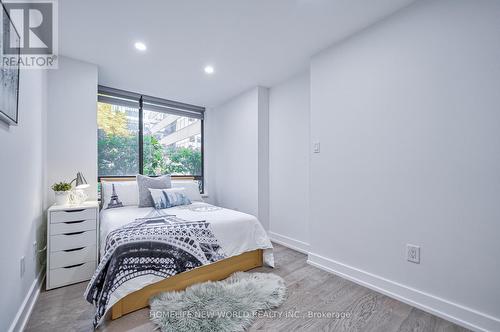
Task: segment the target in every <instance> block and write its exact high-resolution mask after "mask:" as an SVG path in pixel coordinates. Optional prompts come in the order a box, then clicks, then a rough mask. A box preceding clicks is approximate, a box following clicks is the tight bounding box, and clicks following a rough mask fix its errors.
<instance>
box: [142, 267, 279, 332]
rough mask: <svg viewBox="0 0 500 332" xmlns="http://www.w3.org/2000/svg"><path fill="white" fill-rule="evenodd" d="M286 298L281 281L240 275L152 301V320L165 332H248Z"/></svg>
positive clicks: (274, 277) (259, 275)
mask: <svg viewBox="0 0 500 332" xmlns="http://www.w3.org/2000/svg"><path fill="white" fill-rule="evenodd" d="M285 298H286V286H285V282H284V280H283V279H282V278H281V277H279V276H277V275H275V274H272V273H246V272H236V273H234V274H233V275H231V276H230V277H229V278H227V279H225V280H223V281H216V282H211V281H208V282H205V283H201V284H196V285H193V286H190V287H188V288H186V290H185V291H181V292H165V293H161V294H159V295H156V296H154V297H152V298H151V299H150V300H149V302H150V306H151V310H150V317H151V320H152V321H153V322H154V323H156V324H157V325H158V326H159V327H160V328H161V330H162V331H163V332H167V331H169V332H170V331H176V332H182V331H190V332H191V331H204V332H205V331H228V332H229V331H231V332H232V331H244V330H245V329H246V328H248V327H250V326H251V325H252V323H253V322H254V321H255V319H256V317H255V314H256V313H257V312H259V311H261V310H267V309H272V308H276V307H278V306H280V305H281V304H282V303H283V302H284V301H285Z"/></svg>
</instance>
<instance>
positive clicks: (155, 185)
mask: <svg viewBox="0 0 500 332" xmlns="http://www.w3.org/2000/svg"><path fill="white" fill-rule="evenodd" d="M137 185H138V187H139V207H153V206H154V202H153V199H152V198H151V193H150V192H149V189H150V188H152V189H168V188H171V187H172V183H171V180H170V174H169V175H163V176H159V177H155V178H152V177H149V176H145V175H141V174H137Z"/></svg>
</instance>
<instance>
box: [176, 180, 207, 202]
mask: <svg viewBox="0 0 500 332" xmlns="http://www.w3.org/2000/svg"><path fill="white" fill-rule="evenodd" d="M172 188H184V189H186V192H185V194H186V196H187V197H188V198H189V200H190V201H191V202H196V201H198V202H203V198H201V194H200V188H199V187H198V182H197V181H190V180H178V181H176V180H174V179H172Z"/></svg>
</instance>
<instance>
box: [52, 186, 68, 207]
mask: <svg viewBox="0 0 500 332" xmlns="http://www.w3.org/2000/svg"><path fill="white" fill-rule="evenodd" d="M52 190H54V193H55V194H56V204H57V205H66V204H68V201H69V191H70V190H71V184H69V183H67V182H59V183H54V184H53V185H52Z"/></svg>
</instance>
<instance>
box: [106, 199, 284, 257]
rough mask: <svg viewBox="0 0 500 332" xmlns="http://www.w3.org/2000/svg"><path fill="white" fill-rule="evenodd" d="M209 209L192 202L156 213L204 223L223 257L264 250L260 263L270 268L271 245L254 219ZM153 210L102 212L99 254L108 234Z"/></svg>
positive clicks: (208, 206)
mask: <svg viewBox="0 0 500 332" xmlns="http://www.w3.org/2000/svg"><path fill="white" fill-rule="evenodd" d="M214 208H215V207H214V206H213V205H210V204H207V203H203V202H194V203H193V204H190V205H185V206H176V207H172V208H169V209H164V210H160V211H161V213H163V214H169V215H175V216H177V217H178V218H181V219H185V220H188V221H198V220H205V221H207V222H209V223H210V225H211V228H212V231H213V232H214V234H215V236H216V237H217V239H218V241H219V243H220V245H221V246H222V249H223V250H224V252H225V253H226V255H227V256H236V255H239V254H241V253H244V252H247V251H252V250H256V249H265V250H264V263H265V264H266V265H269V266H271V267H273V266H274V257H273V253H272V247H273V246H272V244H271V241H270V240H269V237H268V236H267V233H266V231H265V230H264V228H263V227H262V225H261V224H260V222H259V221H258V220H257V218H255V217H254V216H252V215H250V214H246V213H242V212H238V211H234V210H229V209H224V208H217V209H215V210H211V209H214ZM155 213H157V212H156V210H155V209H154V208H138V207H137V206H125V207H121V208H114V209H105V210H102V211H101V213H100V224H101V226H100V251H101V255H102V254H103V251H104V247H105V243H106V237H107V235H108V234H109V232H111V231H112V230H114V229H116V228H118V227H121V226H123V225H125V224H128V223H130V222H132V221H134V220H135V219H137V218H144V217H149V216H154V215H155Z"/></svg>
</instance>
